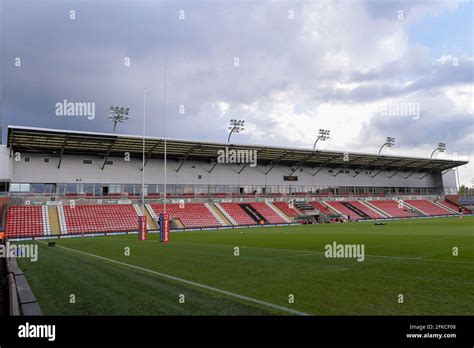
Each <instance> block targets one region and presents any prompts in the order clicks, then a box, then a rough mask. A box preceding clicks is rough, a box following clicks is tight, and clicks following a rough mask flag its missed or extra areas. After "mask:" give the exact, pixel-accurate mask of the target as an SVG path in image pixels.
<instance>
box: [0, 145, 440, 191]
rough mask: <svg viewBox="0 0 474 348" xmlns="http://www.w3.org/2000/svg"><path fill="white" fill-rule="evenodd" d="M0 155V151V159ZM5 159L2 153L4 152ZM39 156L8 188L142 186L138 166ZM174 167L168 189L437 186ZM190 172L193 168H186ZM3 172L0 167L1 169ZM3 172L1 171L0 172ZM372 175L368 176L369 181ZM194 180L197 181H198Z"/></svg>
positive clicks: (159, 164)
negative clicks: (292, 179) (46, 160)
mask: <svg viewBox="0 0 474 348" xmlns="http://www.w3.org/2000/svg"><path fill="white" fill-rule="evenodd" d="M2 153H3V152H1V151H0V155H1V154H2ZM7 155H8V151H7ZM25 157H30V162H29V163H27V162H25ZM44 158H47V157H45V156H44V155H43V156H41V155H36V154H29V155H23V156H22V160H21V161H19V162H18V161H13V162H12V166H13V171H12V182H24V183H77V182H82V183H104V184H105V183H116V184H139V183H141V180H142V172H141V171H140V169H141V160H137V159H131V160H130V162H126V161H125V160H124V159H123V158H109V160H113V162H114V164H113V165H112V166H105V168H104V170H101V166H102V163H103V160H102V159H99V158H97V157H95V158H94V157H82V156H64V157H63V160H62V162H61V168H60V169H58V168H57V167H58V163H59V159H58V158H50V162H49V163H44ZM7 159H8V160H9V161H10V159H9V158H8V156H7V157H6V158H2V162H1V163H5V162H9V161H6V160H7ZM84 159H91V160H92V161H93V164H91V165H85V164H83V160H84ZM178 165H179V163H178V162H177V161H176V160H168V170H167V182H168V184H192V185H198V184H201V185H241V186H246V185H248V186H251V185H268V186H270V185H291V186H301V185H307V186H375V187H390V186H392V187H436V186H438V187H439V186H441V179H440V175H439V174H438V175H432V174H429V175H426V176H425V177H424V178H421V179H420V177H422V176H423V175H424V174H420V173H415V174H413V175H412V176H410V177H409V178H407V179H405V177H407V176H408V175H409V174H410V172H400V173H398V174H396V175H394V176H393V177H392V178H389V176H391V175H392V174H393V173H394V172H382V173H380V174H379V175H378V176H376V177H375V178H371V177H370V176H369V175H367V174H366V173H365V171H363V172H362V173H361V174H359V175H358V176H357V177H353V176H352V175H354V170H350V174H346V173H341V174H338V175H337V176H336V177H334V176H333V174H335V173H336V172H337V171H336V170H334V173H333V174H329V173H328V169H323V170H321V171H320V172H319V173H318V174H317V175H316V176H312V175H311V174H312V173H314V172H315V170H316V169H313V168H308V167H305V168H303V171H302V172H300V170H297V171H296V172H295V173H294V174H293V175H294V176H298V181H296V182H287V181H283V176H284V175H289V173H290V168H288V167H285V166H276V167H275V168H273V169H272V171H271V172H270V173H269V174H268V175H265V174H264V173H265V172H266V171H268V169H269V168H270V166H268V167H266V166H257V167H255V168H251V167H249V166H248V167H246V168H245V169H244V170H243V172H242V174H240V175H239V174H238V173H237V171H238V170H239V169H240V168H241V166H240V165H226V164H218V165H217V166H216V167H215V168H214V170H213V171H212V172H211V173H210V174H209V172H208V171H209V170H210V168H211V165H210V164H208V163H204V162H191V161H187V162H185V164H184V165H183V166H182V167H181V169H180V171H179V172H176V169H177V168H178ZM192 166H195V168H192ZM2 167H3V164H2ZM3 171H8V169H1V170H0V172H3ZM376 172H377V171H374V170H373V171H372V175H374V174H375V173H376ZM198 175H201V176H202V179H198ZM163 181H164V175H163V161H162V160H150V161H149V162H148V165H147V166H146V170H145V182H146V183H147V184H162V183H163Z"/></svg>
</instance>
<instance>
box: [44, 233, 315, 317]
mask: <svg viewBox="0 0 474 348" xmlns="http://www.w3.org/2000/svg"><path fill="white" fill-rule="evenodd" d="M40 242H41V241H40ZM41 243H45V242H41ZM56 247H59V248H62V249H65V250H70V251H73V252H76V253H79V254H83V255H87V256H90V257H95V258H97V259H101V260H104V261H108V262H112V263H115V264H118V265H122V266H126V267H130V268H134V269H137V270H140V271H142V272H147V273H151V274H154V275H157V276H160V277H163V278H167V279H171V280H174V281H177V282H181V283H184V284H188V285H192V286H195V287H199V288H203V289H206V290H210V291H214V292H218V293H221V294H224V295H227V296H231V297H235V298H238V299H240V300H245V301H248V302H253V303H256V304H259V305H262V306H267V307H270V308H273V309H277V310H280V311H284V312H287V313H291V314H296V315H309V314H308V313H304V312H300V311H297V310H294V309H291V308H287V307H284V306H279V305H276V304H274V303H270V302H266V301H261V300H257V299H255V298H252V297H248V296H244V295H239V294H236V293H233V292H230V291H227V290H222V289H218V288H215V287H212V286H208V285H204V284H200V283H196V282H193V281H190V280H186V279H183V278H179V277H175V276H172V275H169V274H165V273H161V272H156V271H152V270H151V269H147V268H143V267H139V266H135V265H131V264H128V263H125V262H121V261H117V260H113V259H109V258H106V257H103V256H99V255H94V254H90V253H86V252H85V251H80V250H76V249H71V248H67V247H64V246H61V245H56Z"/></svg>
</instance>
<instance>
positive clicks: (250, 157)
mask: <svg viewBox="0 0 474 348" xmlns="http://www.w3.org/2000/svg"><path fill="white" fill-rule="evenodd" d="M217 155H218V156H217V163H225V164H248V165H249V166H250V167H252V168H253V167H256V166H257V150H246V149H238V150H236V149H229V147H226V148H225V149H220V150H218V151H217Z"/></svg>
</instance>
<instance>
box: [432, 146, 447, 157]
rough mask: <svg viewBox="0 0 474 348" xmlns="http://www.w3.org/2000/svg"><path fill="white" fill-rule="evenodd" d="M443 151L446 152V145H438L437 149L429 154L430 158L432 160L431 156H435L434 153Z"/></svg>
mask: <svg viewBox="0 0 474 348" xmlns="http://www.w3.org/2000/svg"><path fill="white" fill-rule="evenodd" d="M445 150H446V144H445V143H438V147H437V148H436V149H434V150H433V152H432V153H431V156H430V158H433V155H434V154H435V152H436V151H439V152H444V151H445Z"/></svg>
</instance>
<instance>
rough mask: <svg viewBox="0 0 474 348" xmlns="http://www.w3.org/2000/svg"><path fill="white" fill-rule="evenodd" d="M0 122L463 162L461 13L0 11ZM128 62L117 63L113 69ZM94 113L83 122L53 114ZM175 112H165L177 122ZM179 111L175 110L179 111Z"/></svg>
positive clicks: (469, 29)
mask: <svg viewBox="0 0 474 348" xmlns="http://www.w3.org/2000/svg"><path fill="white" fill-rule="evenodd" d="M0 3H1V8H0V11H1V15H2V17H1V20H2V24H1V26H0V28H1V35H2V47H1V54H0V58H1V64H2V91H1V99H2V100H1V102H2V114H3V124H4V125H8V124H11V125H12V124H14V125H24V126H36V127H48V128H61V129H75V130H87V131H98V132H110V131H111V130H112V124H111V123H110V122H109V121H107V118H106V117H107V114H108V107H109V106H110V105H119V106H122V105H123V106H128V107H130V108H131V116H132V118H131V120H129V121H128V122H127V123H126V124H124V125H119V127H118V132H119V133H127V134H141V133H142V121H143V89H144V88H146V90H147V92H146V94H147V98H146V100H147V103H146V110H147V130H146V133H147V135H155V136H163V135H164V128H163V125H164V117H163V115H164V109H165V108H164V67H165V66H166V67H167V103H166V104H167V127H166V134H167V136H169V137H173V138H180V139H189V140H208V141H222V142H225V141H226V139H227V128H228V122H229V120H230V119H231V118H239V119H245V120H246V130H245V131H244V132H243V133H241V134H236V136H235V138H234V139H233V142H236V143H249V144H267V145H282V146H294V147H302V148H310V147H312V144H313V142H314V140H315V137H316V136H317V132H318V130H319V129H320V128H326V129H330V130H331V139H330V140H328V141H327V142H325V143H319V145H318V147H320V148H325V149H334V150H349V151H357V152H372V153H373V152H377V151H378V147H379V146H380V145H381V144H383V142H384V139H385V138H386V137H387V136H393V137H395V138H396V146H395V147H392V148H388V149H386V150H384V151H386V153H391V154H397V155H410V156H421V157H428V156H429V154H430V153H431V151H432V150H433V149H434V148H435V147H436V145H437V144H438V142H445V143H447V144H448V145H447V151H446V153H445V154H440V156H443V157H445V158H453V159H464V160H469V161H471V163H470V164H469V165H467V166H464V167H462V168H461V169H460V177H461V183H464V184H467V185H469V186H471V185H473V184H474V164H473V162H474V83H473V80H474V79H473V77H474V76H473V74H474V58H473V9H474V4H473V3H472V2H469V1H459V2H458V1H413V0H407V1H356V0H341V1H243V0H242V1H237V0H228V1H217V0H216V1H196V0H194V1H151V0H148V1H132V0H129V1H118V0H103V1H86V0H76V1H66V0H57V1H47V0H46V1H22V0H0ZM128 62H129V63H130V64H127V63H128ZM65 99H66V100H68V101H71V102H94V103H95V108H96V109H95V112H96V114H95V118H94V119H88V118H87V117H80V116H77V117H62V116H57V115H56V112H55V111H56V110H55V105H56V103H58V102H60V101H63V100H65ZM180 110H181V112H180ZM183 111H184V112H183Z"/></svg>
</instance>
